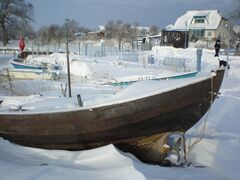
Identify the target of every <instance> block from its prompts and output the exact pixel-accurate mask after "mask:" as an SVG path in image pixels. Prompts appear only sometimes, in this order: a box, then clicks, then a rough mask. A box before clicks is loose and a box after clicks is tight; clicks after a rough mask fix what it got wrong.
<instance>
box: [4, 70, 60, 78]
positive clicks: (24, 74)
mask: <svg viewBox="0 0 240 180" xmlns="http://www.w3.org/2000/svg"><path fill="white" fill-rule="evenodd" d="M2 75H5V76H10V78H11V79H46V80H56V79H59V78H60V74H59V73H57V72H55V71H47V70H45V69H16V68H8V69H6V68H5V69H3V72H2Z"/></svg>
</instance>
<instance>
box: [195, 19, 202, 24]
mask: <svg viewBox="0 0 240 180" xmlns="http://www.w3.org/2000/svg"><path fill="white" fill-rule="evenodd" d="M194 23H195V24H204V23H205V18H195V19H194Z"/></svg>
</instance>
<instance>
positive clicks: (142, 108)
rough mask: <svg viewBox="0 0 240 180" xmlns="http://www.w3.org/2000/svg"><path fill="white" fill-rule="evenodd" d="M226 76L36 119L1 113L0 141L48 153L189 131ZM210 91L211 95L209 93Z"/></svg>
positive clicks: (20, 114) (222, 72)
mask: <svg viewBox="0 0 240 180" xmlns="http://www.w3.org/2000/svg"><path fill="white" fill-rule="evenodd" d="M223 75H224V71H223V70H218V71H217V76H215V77H214V78H212V79H211V78H207V79H204V80H202V81H200V82H198V83H193V84H189V85H187V86H184V87H180V88H177V89H173V90H171V91H167V92H163V93H161V94H156V95H153V96H148V97H144V98H141V99H136V100H133V101H129V102H123V103H118V104H113V105H106V106H102V107H93V108H91V109H82V110H78V111H66V112H55V113H39V114H22V113H19V114H18V113H17V114H0V136H1V137H3V138H5V139H8V140H10V141H12V142H15V143H18V144H21V145H26V146H31V147H40V148H47V149H68V150H80V149H90V148H95V147H99V146H103V145H106V144H110V143H113V144H115V143H119V142H124V141H129V139H132V138H136V137H146V136H151V135H154V134H159V133H164V132H173V131H187V130H188V129H189V128H191V127H192V126H193V125H194V124H195V123H196V122H198V121H199V120H200V119H201V117H202V116H203V115H204V114H205V113H206V111H207V110H208V109H209V107H210V105H211V99H214V98H215V97H216V93H217V92H218V91H219V89H220V86H221V82H222V79H223ZM212 90H213V91H214V92H215V93H214V94H212V95H213V96H212V97H211V92H212Z"/></svg>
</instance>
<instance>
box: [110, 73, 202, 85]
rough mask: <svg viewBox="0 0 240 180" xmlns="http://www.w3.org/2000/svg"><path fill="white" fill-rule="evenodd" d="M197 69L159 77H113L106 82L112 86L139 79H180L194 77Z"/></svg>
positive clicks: (127, 83)
mask: <svg viewBox="0 0 240 180" xmlns="http://www.w3.org/2000/svg"><path fill="white" fill-rule="evenodd" d="M197 73H198V72H197V71H191V72H182V73H178V74H174V75H166V76H161V77H149V76H146V77H133V78H128V79H125V80H120V81H119V80H116V79H114V81H113V82H110V83H108V84H110V85H113V86H128V85H131V84H132V83H135V82H138V81H140V80H170V79H181V78H189V77H194V76H196V75H197Z"/></svg>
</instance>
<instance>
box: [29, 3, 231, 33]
mask: <svg viewBox="0 0 240 180" xmlns="http://www.w3.org/2000/svg"><path fill="white" fill-rule="evenodd" d="M26 1H27V2H30V3H32V4H33V5H34V11H35V15H34V19H35V23H33V27H34V28H35V29H38V28H39V27H41V26H44V25H50V24H58V25H62V24H63V23H64V21H65V19H66V18H69V19H74V20H76V21H77V22H78V23H79V25H81V26H84V27H88V28H96V27H98V25H105V24H106V23H107V22H108V21H109V20H122V21H123V22H126V23H135V22H138V23H139V24H140V25H143V26H151V25H157V26H159V27H164V26H166V25H168V24H171V23H174V22H175V20H176V18H177V17H179V16H181V15H182V14H184V13H185V12H186V11H187V10H196V9H208V10H209V9H218V10H219V11H220V13H221V14H222V15H223V16H225V17H228V15H229V13H230V11H231V9H232V7H234V6H233V2H234V0H26Z"/></svg>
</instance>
